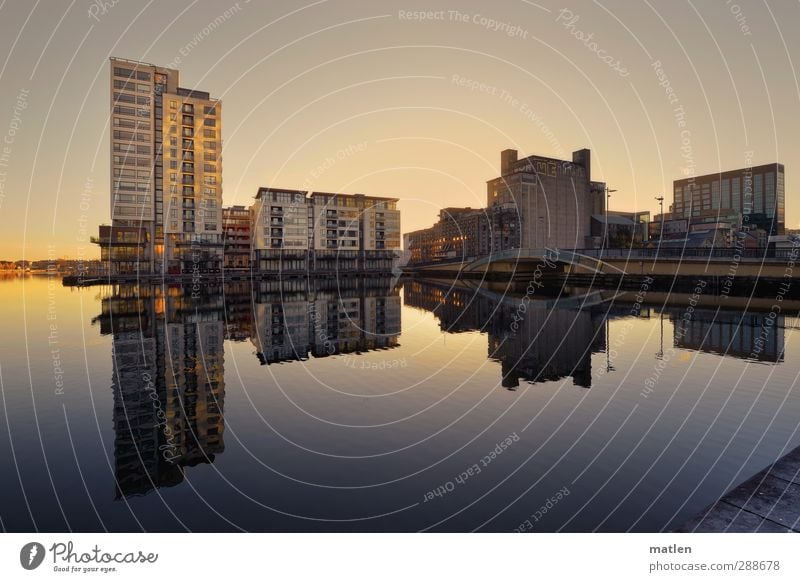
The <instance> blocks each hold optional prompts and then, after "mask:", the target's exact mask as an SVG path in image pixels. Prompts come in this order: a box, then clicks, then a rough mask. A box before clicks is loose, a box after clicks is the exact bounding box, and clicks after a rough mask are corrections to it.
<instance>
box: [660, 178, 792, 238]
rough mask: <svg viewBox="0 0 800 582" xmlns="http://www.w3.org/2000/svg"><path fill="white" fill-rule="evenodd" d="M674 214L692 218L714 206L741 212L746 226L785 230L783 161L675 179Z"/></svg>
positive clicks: (775, 231)
mask: <svg viewBox="0 0 800 582" xmlns="http://www.w3.org/2000/svg"><path fill="white" fill-rule="evenodd" d="M673 194H674V201H673V204H672V214H673V216H675V217H681V218H692V217H697V216H700V215H701V213H703V212H704V211H705V212H708V211H713V210H720V209H726V210H732V211H734V212H736V213H738V214H740V215H741V216H742V228H743V229H744V230H751V229H761V230H764V231H766V233H767V235H780V234H784V233H785V226H786V194H785V179H784V167H783V164H778V163H774V164H765V165H762V166H753V167H745V168H740V169H738V170H730V171H726V172H718V173H716V174H707V175H705V176H696V177H690V178H684V179H682V180H675V182H673Z"/></svg>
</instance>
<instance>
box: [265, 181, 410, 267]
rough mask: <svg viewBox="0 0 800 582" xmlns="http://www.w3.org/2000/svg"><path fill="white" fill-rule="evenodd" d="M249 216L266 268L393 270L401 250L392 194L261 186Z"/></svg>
mask: <svg viewBox="0 0 800 582" xmlns="http://www.w3.org/2000/svg"><path fill="white" fill-rule="evenodd" d="M251 219H252V225H253V226H252V238H253V261H254V265H253V266H254V268H255V269H258V270H260V271H264V272H282V271H285V272H302V271H322V270H326V271H357V270H358V271H391V269H392V265H393V260H394V258H395V256H396V253H397V252H398V251H399V250H400V211H399V210H398V209H397V199H395V198H383V197H376V196H366V195H363V194H340V193H336V194H334V193H328V192H312V193H306V192H304V191H301V190H291V189H280V188H259V190H258V193H257V194H256V198H255V202H254V203H253V206H252V207H251Z"/></svg>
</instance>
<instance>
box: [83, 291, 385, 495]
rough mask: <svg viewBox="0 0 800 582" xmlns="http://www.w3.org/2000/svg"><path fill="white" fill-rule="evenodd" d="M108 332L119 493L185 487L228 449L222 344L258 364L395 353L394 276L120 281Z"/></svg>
mask: <svg viewBox="0 0 800 582" xmlns="http://www.w3.org/2000/svg"><path fill="white" fill-rule="evenodd" d="M95 322H96V323H99V324H100V330H101V333H102V334H111V335H112V337H113V342H112V360H113V372H112V385H111V390H112V393H113V397H114V431H115V439H114V459H115V477H116V487H117V491H116V498H120V497H123V496H131V495H142V494H146V493H148V492H149V491H151V490H153V489H156V488H159V487H169V486H174V485H177V484H179V483H181V482H182V481H183V479H184V471H185V469H186V467H192V466H195V465H197V464H200V463H213V462H214V457H215V455H217V454H220V453H222V452H223V451H224V450H225V445H224V431H225V422H224V405H225V366H224V349H223V340H229V341H237V342H244V341H250V342H252V344H253V346H254V347H255V355H256V357H257V358H258V360H259V361H260V362H261V364H262V365H264V364H272V363H276V362H284V361H292V360H305V359H307V358H308V357H309V355H312V356H313V357H315V358H321V357H327V356H331V355H335V354H346V353H353V352H355V353H361V352H365V351H370V350H376V349H390V348H394V347H396V346H397V345H398V336H399V335H400V297H399V290H398V289H397V288H396V287H394V286H393V281H392V280H390V279H345V280H342V281H333V282H331V281H310V282H308V281H305V280H289V281H284V282H267V281H261V282H254V283H250V282H232V283H227V284H225V285H224V286H220V285H212V286H202V287H201V288H200V289H198V288H190V287H188V286H181V285H171V286H157V285H156V286H151V285H121V286H119V287H117V288H115V289H114V290H113V292H112V293H111V294H110V295H108V296H107V297H104V298H103V299H102V312H101V314H100V315H98V316H97V317H96V318H95Z"/></svg>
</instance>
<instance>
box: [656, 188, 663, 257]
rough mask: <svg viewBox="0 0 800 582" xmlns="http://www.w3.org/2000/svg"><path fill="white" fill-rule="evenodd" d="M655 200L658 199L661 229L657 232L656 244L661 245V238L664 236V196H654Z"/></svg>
mask: <svg viewBox="0 0 800 582" xmlns="http://www.w3.org/2000/svg"><path fill="white" fill-rule="evenodd" d="M656 200H658V204H659V206H660V207H661V229H660V230H659V233H658V245H659V246H661V239H662V238H664V197H663V196H656Z"/></svg>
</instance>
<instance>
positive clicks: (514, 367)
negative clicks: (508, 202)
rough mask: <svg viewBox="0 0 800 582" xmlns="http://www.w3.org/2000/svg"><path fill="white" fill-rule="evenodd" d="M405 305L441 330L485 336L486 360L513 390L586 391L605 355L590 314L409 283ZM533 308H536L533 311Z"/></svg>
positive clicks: (599, 324) (599, 328)
mask: <svg viewBox="0 0 800 582" xmlns="http://www.w3.org/2000/svg"><path fill="white" fill-rule="evenodd" d="M403 293H404V301H405V303H406V304H407V305H411V306H413V307H419V308H422V309H425V310H427V311H431V312H433V313H434V314H435V315H436V317H437V319H438V320H439V324H440V327H441V329H442V330H443V331H446V332H449V333H458V332H463V331H482V332H486V333H487V334H488V339H489V341H488V357H489V358H490V359H492V360H495V361H498V362H499V363H500V364H501V370H502V385H503V386H504V387H506V388H508V389H509V390H516V389H517V387H518V386H519V383H520V381H525V382H530V383H538V382H548V381H554V380H560V379H562V378H567V377H571V378H572V381H573V384H574V385H576V386H582V387H584V388H590V387H591V384H592V360H591V357H592V354H593V353H596V352H601V351H603V350H605V346H606V334H605V327H606V322H605V317H604V315H603V314H601V313H596V312H593V311H591V310H580V311H579V310H571V309H552V308H551V307H552V303H550V302H547V301H542V302H538V301H533V300H532V301H529V302H526V303H524V304H522V303H521V302H520V301H519V300H516V299H511V298H507V297H503V296H502V294H488V296H485V295H481V294H480V293H476V291H475V290H474V289H461V288H456V287H451V288H447V287H440V286H438V285H435V284H431V283H428V282H423V281H411V282H409V283H407V284H406V285H405V287H404V292H403ZM537 303H539V304H540V306H537Z"/></svg>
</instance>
